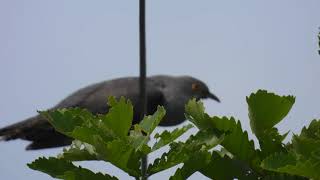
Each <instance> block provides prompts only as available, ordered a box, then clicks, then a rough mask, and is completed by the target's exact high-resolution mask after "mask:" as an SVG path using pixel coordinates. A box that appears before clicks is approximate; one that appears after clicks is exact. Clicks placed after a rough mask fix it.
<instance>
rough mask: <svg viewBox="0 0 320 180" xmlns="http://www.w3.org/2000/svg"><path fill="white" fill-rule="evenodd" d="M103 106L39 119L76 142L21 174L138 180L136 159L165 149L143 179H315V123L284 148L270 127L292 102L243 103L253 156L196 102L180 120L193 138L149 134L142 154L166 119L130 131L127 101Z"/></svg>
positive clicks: (230, 123)
mask: <svg viewBox="0 0 320 180" xmlns="http://www.w3.org/2000/svg"><path fill="white" fill-rule="evenodd" d="M108 102H109V103H108V105H109V106H110V110H109V113H107V114H106V115H93V114H91V113H90V112H88V111H87V110H83V109H79V108H73V109H60V110H56V111H45V112H41V114H42V115H43V116H45V117H46V118H47V119H48V121H49V122H50V123H51V124H52V125H53V126H54V127H55V129H56V130H57V131H59V132H61V133H63V134H65V135H67V136H69V137H71V138H74V139H75V140H74V141H73V143H72V145H71V146H70V147H68V148H65V149H64V150H63V152H62V153H61V154H60V155H58V157H57V158H48V159H47V158H39V159H37V160H35V161H34V162H32V163H30V164H28V166H29V167H30V168H32V169H34V170H38V171H42V172H44V173H47V174H49V175H50V176H52V177H54V178H59V179H68V180H69V179H116V178H115V177H112V176H111V175H108V174H105V175H104V174H101V173H93V172H91V171H90V170H88V169H84V168H81V167H78V166H75V165H74V164H73V163H72V162H74V161H88V160H103V161H105V162H110V163H112V164H113V165H115V166H116V167H118V168H120V169H122V170H123V171H124V172H126V173H128V174H129V175H130V176H133V177H135V178H141V176H142V174H141V169H140V159H141V158H142V157H144V156H146V155H148V154H149V153H152V152H154V151H157V150H158V149H160V148H162V147H164V146H166V145H169V148H170V149H169V151H168V152H166V153H163V154H162V155H161V157H159V158H157V159H156V160H155V161H154V162H152V163H151V164H149V165H148V168H147V174H148V176H151V175H153V174H155V173H158V172H160V171H163V170H167V169H168V168H171V167H174V166H176V165H179V164H180V165H182V166H181V167H180V168H178V169H177V170H176V172H175V173H174V175H173V176H171V177H170V179H172V180H180V179H181V180H182V179H187V178H188V177H190V176H191V175H192V174H193V173H195V172H200V173H201V174H203V175H204V176H207V177H209V178H211V179H217V180H220V179H249V180H250V179H252V180H254V179H263V180H268V179H306V178H310V179H320V171H319V170H320V121H319V120H313V121H312V122H311V123H310V125H309V126H308V127H304V128H303V129H302V131H301V133H300V134H294V135H293V137H292V141H291V142H289V143H287V144H284V143H283V140H284V139H285V137H286V136H287V135H288V133H285V134H280V133H279V132H278V130H277V128H276V127H275V125H276V124H278V123H279V122H280V121H282V120H283V118H284V117H285V116H286V115H287V114H288V113H289V111H290V109H291V107H292V106H293V104H294V102H295V98H294V97H293V96H278V95H275V94H274V93H269V92H267V91H263V90H259V91H257V92H256V93H253V94H251V95H250V96H249V97H247V103H248V109H249V118H250V124H251V129H252V131H253V132H254V134H255V135H256V136H257V139H258V142H259V146H260V148H259V149H257V148H256V146H255V145H254V142H253V141H252V140H250V139H249V137H248V133H247V132H246V131H244V130H243V129H242V127H241V123H240V121H238V120H235V119H234V118H233V117H230V118H229V117H216V116H210V115H208V114H207V113H205V109H204V106H203V103H202V102H200V101H196V100H195V99H193V100H190V101H189V102H188V104H187V105H186V107H185V109H186V117H187V119H188V120H190V122H192V123H193V124H194V125H195V126H196V127H197V128H198V130H199V131H198V132H197V133H196V134H194V135H191V136H190V137H189V138H188V139H187V140H186V141H185V142H181V141H176V139H177V138H178V137H180V136H181V135H182V134H184V133H185V132H187V131H188V130H189V129H190V128H192V127H193V126H192V125H191V124H188V125H185V126H183V127H181V128H176V129H174V130H173V131H172V132H169V131H164V132H162V133H161V134H155V136H154V138H156V140H157V141H156V143H155V144H153V145H152V146H149V145H148V141H149V139H150V138H151V134H152V132H153V131H154V129H155V128H156V127H157V126H158V124H159V123H160V121H161V119H162V118H163V117H164V116H165V110H164V108H163V107H158V110H157V111H156V112H155V113H154V114H153V115H150V116H146V117H145V118H143V120H142V121H141V122H140V123H139V124H135V125H133V126H132V118H133V108H132V105H131V103H130V101H126V100H125V99H124V98H120V99H119V100H116V99H115V98H113V97H111V98H109V101H108ZM218 145H219V146H218ZM167 179H169V178H167Z"/></svg>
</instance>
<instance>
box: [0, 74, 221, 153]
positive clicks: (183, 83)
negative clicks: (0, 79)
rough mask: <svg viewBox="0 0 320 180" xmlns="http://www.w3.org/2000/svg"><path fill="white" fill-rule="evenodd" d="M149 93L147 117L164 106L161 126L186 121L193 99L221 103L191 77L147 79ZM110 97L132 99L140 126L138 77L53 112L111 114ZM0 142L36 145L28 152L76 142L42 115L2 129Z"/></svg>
mask: <svg viewBox="0 0 320 180" xmlns="http://www.w3.org/2000/svg"><path fill="white" fill-rule="evenodd" d="M146 89H147V91H146V93H147V114H152V113H153V112H155V110H156V108H157V106H158V105H162V106H164V107H165V109H166V111H167V114H166V116H165V117H164V119H163V120H162V121H161V123H160V125H161V126H172V125H177V124H180V123H182V122H183V121H184V120H185V117H184V105H185V104H186V103H187V101H188V100H189V99H191V98H197V99H201V98H213V99H215V100H217V101H219V99H218V98H217V97H215V96H214V95H213V94H211V93H210V92H209V90H208V88H207V86H206V85H205V84H204V83H203V82H201V81H200V80H197V79H195V78H192V77H190V76H179V77H173V76H152V77H149V78H147V81H146ZM109 96H115V97H116V98H119V97H121V96H124V97H125V98H128V99H130V101H131V102H132V104H133V107H134V118H133V123H138V122H139V121H140V120H141V119H142V118H141V117H140V112H141V108H140V107H141V106H139V97H140V96H139V79H138V78H137V77H126V78H119V79H114V80H109V81H104V82H100V83H96V84H93V85H90V86H87V87H85V88H82V89H80V90H78V91H76V92H74V93H73V94H71V95H70V96H68V97H67V98H65V99H64V100H62V101H61V102H60V103H58V104H57V105H56V106H54V107H53V108H51V110H55V109H60V108H71V107H80V108H85V109H88V110H89V111H90V112H92V113H93V114H105V113H107V112H108V106H107V97H109ZM0 138H2V139H4V140H13V139H18V138H19V139H24V140H28V141H32V143H31V144H30V145H29V146H28V147H27V149H42V148H50V147H59V146H64V145H68V144H70V143H71V141H72V139H70V138H68V137H66V136H64V135H62V134H60V133H58V132H57V131H55V130H54V128H53V127H52V126H51V125H50V124H49V122H48V121H47V120H46V119H44V118H43V117H42V116H40V115H37V116H35V117H31V118H29V119H27V120H24V121H22V122H19V123H16V124H13V125H10V126H7V127H5V128H2V129H0Z"/></svg>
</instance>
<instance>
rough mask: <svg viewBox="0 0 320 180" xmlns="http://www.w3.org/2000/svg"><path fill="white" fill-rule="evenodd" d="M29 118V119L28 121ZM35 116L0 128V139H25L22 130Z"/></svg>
mask: <svg viewBox="0 0 320 180" xmlns="http://www.w3.org/2000/svg"><path fill="white" fill-rule="evenodd" d="M30 120H31V121H30ZM35 120H36V117H32V118H29V119H27V120H24V121H22V122H18V123H15V124H12V125H9V126H6V127H4V128H1V129H0V141H10V140H14V139H18V138H21V139H25V137H24V131H25V129H27V128H28V127H29V126H30V125H31V124H32V122H33V121H35Z"/></svg>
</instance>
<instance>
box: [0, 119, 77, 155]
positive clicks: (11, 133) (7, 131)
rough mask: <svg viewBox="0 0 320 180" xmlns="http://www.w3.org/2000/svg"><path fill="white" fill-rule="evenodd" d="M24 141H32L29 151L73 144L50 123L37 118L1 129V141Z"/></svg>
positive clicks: (28, 147)
mask: <svg viewBox="0 0 320 180" xmlns="http://www.w3.org/2000/svg"><path fill="white" fill-rule="evenodd" d="M14 139H23V140H28V141H31V144H29V145H28V146H27V148H26V149H27V150H34V149H44V148H52V147H60V146H66V145H69V144H71V141H72V139H71V138H68V137H66V136H65V135H63V134H60V133H58V132H57V131H55V130H54V128H53V127H52V126H51V125H50V123H49V122H48V121H46V120H45V119H43V118H42V117H41V116H35V117H32V118H29V119H27V120H24V121H22V122H19V123H16V124H13V125H10V126H7V127H4V128H2V129H0V141H1V140H4V141H10V140H14Z"/></svg>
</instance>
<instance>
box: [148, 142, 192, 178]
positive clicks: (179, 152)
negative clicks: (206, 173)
mask: <svg viewBox="0 0 320 180" xmlns="http://www.w3.org/2000/svg"><path fill="white" fill-rule="evenodd" d="M188 154H190V152H188V149H187V148H184V147H183V143H182V142H179V143H176V142H173V143H171V144H170V150H169V152H167V153H163V154H162V155H161V157H160V158H157V159H155V160H154V162H153V164H150V165H149V166H148V169H147V173H148V175H150V176H151V175H152V174H155V173H157V172H160V171H163V170H166V169H169V168H171V167H173V166H175V165H178V164H180V163H182V162H184V161H185V160H186V159H188Z"/></svg>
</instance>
